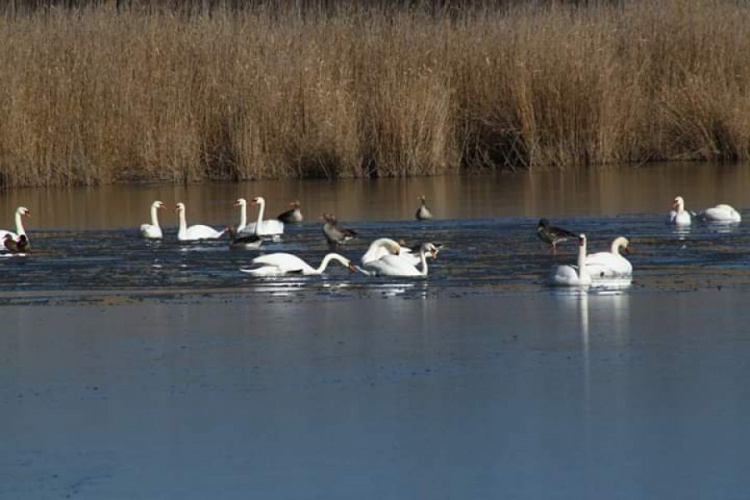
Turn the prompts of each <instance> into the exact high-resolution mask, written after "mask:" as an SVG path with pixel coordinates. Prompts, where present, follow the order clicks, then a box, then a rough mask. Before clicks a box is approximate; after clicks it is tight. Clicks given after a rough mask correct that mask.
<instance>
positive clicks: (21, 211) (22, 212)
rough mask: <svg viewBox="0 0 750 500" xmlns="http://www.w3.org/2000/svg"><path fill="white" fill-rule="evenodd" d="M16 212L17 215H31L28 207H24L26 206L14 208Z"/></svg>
mask: <svg viewBox="0 0 750 500" xmlns="http://www.w3.org/2000/svg"><path fill="white" fill-rule="evenodd" d="M16 213H17V214H18V215H23V216H25V217H31V210H29V209H28V208H26V207H18V208H17V209H16Z"/></svg>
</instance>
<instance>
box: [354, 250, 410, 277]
mask: <svg viewBox="0 0 750 500" xmlns="http://www.w3.org/2000/svg"><path fill="white" fill-rule="evenodd" d="M366 268H367V269H368V270H370V271H374V272H376V273H377V274H379V275H381V276H422V273H420V272H419V270H418V269H417V268H416V267H415V266H413V265H411V264H409V263H408V262H407V261H406V259H403V258H401V257H400V256H398V255H390V254H389V255H384V256H383V257H381V258H380V259H378V260H376V261H373V262H370V263H369V264H367V266H366Z"/></svg>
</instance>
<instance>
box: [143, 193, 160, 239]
mask: <svg viewBox="0 0 750 500" xmlns="http://www.w3.org/2000/svg"><path fill="white" fill-rule="evenodd" d="M159 210H164V203H162V202H161V201H158V200H157V201H155V202H153V203H152V204H151V224H141V236H143V237H144V238H149V239H161V237H162V233H161V227H160V226H159V215H158V211H159Z"/></svg>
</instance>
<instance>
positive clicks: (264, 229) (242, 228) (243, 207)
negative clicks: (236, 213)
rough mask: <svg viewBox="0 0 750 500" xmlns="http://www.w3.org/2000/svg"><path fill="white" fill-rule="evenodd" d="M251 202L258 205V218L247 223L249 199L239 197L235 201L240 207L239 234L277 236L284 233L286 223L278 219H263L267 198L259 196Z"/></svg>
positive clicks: (235, 204)
mask: <svg viewBox="0 0 750 500" xmlns="http://www.w3.org/2000/svg"><path fill="white" fill-rule="evenodd" d="M251 203H252V204H253V205H258V220H257V221H255V222H251V223H250V224H248V223H247V200H245V199H244V198H239V199H237V201H235V202H234V206H235V207H240V224H239V226H237V233H239V234H257V235H258V236H276V235H279V234H284V223H283V222H281V221H278V220H276V219H269V220H263V215H264V214H265V211H266V200H265V199H263V198H262V197H260V196H258V197H257V198H253V199H252V201H251Z"/></svg>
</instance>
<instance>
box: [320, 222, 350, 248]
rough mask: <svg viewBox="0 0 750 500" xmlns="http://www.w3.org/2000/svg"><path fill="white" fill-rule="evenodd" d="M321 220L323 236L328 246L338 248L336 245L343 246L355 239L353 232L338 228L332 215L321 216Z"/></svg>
mask: <svg viewBox="0 0 750 500" xmlns="http://www.w3.org/2000/svg"><path fill="white" fill-rule="evenodd" d="M322 218H323V220H324V221H325V224H324V225H323V235H325V237H326V240H327V241H328V244H329V245H332V246H334V247H338V245H343V244H344V243H346V242H347V241H349V240H352V239H354V238H356V237H357V233H356V232H355V231H352V230H351V229H344V228H340V227H338V221H337V220H336V217H334V216H333V215H331V214H323V217H322Z"/></svg>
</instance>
